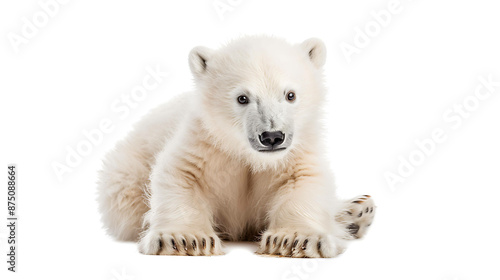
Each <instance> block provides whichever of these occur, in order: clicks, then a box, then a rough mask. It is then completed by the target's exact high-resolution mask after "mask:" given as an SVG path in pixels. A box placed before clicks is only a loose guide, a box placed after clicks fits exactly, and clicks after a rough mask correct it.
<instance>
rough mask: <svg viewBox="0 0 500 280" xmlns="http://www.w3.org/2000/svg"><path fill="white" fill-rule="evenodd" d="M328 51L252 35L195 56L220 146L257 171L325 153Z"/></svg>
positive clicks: (206, 117) (207, 118) (311, 43)
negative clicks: (321, 149) (321, 142)
mask: <svg viewBox="0 0 500 280" xmlns="http://www.w3.org/2000/svg"><path fill="white" fill-rule="evenodd" d="M325 60H326V47H325V45H324V44H323V42H322V41H320V40H318V39H315V38H312V39H308V40H306V41H304V42H303V43H301V44H297V45H291V44H289V43H287V42H286V41H284V40H281V39H278V38H274V37H260V36H259V37H245V38H241V39H238V40H235V41H232V42H230V43H229V44H227V45H225V46H223V47H222V48H220V49H218V50H212V49H209V48H206V47H196V48H194V49H193V50H192V51H191V53H190V54H189V66H190V68H191V71H192V73H193V75H194V78H195V82H196V86H197V88H198V94H200V95H201V96H199V101H200V114H201V116H202V119H203V124H204V126H205V128H206V129H207V130H208V131H209V132H210V135H211V138H212V139H214V140H215V142H216V145H217V146H219V147H220V148H221V149H223V150H226V151H227V152H228V153H229V154H231V155H237V156H239V157H240V158H242V159H244V160H245V161H246V162H247V163H248V164H249V165H250V166H251V167H252V168H253V169H254V170H262V169H265V168H272V167H278V166H281V164H282V163H284V162H287V160H288V159H290V158H291V157H293V156H295V155H297V154H299V153H300V152H301V151H304V149H314V148H317V144H318V141H317V138H318V137H319V134H320V128H319V127H318V117H319V113H320V111H321V108H320V107H321V104H322V102H323V99H324V92H325V90H324V85H323V75H322V72H323V71H322V67H323V64H324V63H325Z"/></svg>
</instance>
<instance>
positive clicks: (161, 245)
mask: <svg viewBox="0 0 500 280" xmlns="http://www.w3.org/2000/svg"><path fill="white" fill-rule="evenodd" d="M158 247H159V248H160V249H159V250H158V251H161V248H163V241H161V238H160V239H158Z"/></svg>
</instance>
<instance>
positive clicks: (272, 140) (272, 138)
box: [259, 131, 285, 147]
mask: <svg viewBox="0 0 500 280" xmlns="http://www.w3.org/2000/svg"><path fill="white" fill-rule="evenodd" d="M259 140H260V143H262V145H264V146H267V147H272V146H278V145H279V144H281V143H283V141H285V134H283V132H281V131H265V132H263V133H262V134H261V135H259Z"/></svg>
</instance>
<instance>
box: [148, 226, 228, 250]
mask: <svg viewBox="0 0 500 280" xmlns="http://www.w3.org/2000/svg"><path fill="white" fill-rule="evenodd" d="M139 251H140V252H141V253H142V254H145V255H179V256H215V255H222V254H223V252H222V244H221V241H220V239H219V237H218V236H217V235H216V234H215V233H210V234H207V233H204V232H199V233H195V234H185V233H173V232H162V231H154V230H149V231H148V232H146V234H145V235H144V236H143V237H142V238H141V240H140V242H139Z"/></svg>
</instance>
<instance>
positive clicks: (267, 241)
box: [266, 235, 271, 246]
mask: <svg viewBox="0 0 500 280" xmlns="http://www.w3.org/2000/svg"><path fill="white" fill-rule="evenodd" d="M270 242H271V236H270V235H269V236H268V237H267V239H266V246H269V243H270Z"/></svg>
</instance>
